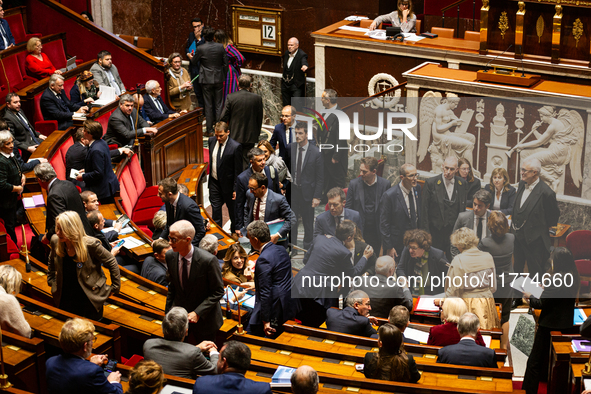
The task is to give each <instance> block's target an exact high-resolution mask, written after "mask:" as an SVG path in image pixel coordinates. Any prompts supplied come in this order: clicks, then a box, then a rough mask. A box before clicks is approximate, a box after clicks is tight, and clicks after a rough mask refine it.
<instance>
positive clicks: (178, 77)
mask: <svg viewBox="0 0 591 394" xmlns="http://www.w3.org/2000/svg"><path fill="white" fill-rule="evenodd" d="M168 65H169V69H168V74H169V75H170V78H168V81H167V82H166V88H167V89H168V95H169V96H170V101H171V104H172V106H173V107H174V108H175V109H176V110H177V111H190V110H191V106H192V104H191V90H193V84H192V83H191V77H190V76H189V72H188V71H187V70H185V69H184V68H183V57H182V56H181V54H180V53H178V52H174V53H173V54H171V55H170V56H169V57H168Z"/></svg>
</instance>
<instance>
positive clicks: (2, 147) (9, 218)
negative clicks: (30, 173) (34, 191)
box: [0, 130, 26, 244]
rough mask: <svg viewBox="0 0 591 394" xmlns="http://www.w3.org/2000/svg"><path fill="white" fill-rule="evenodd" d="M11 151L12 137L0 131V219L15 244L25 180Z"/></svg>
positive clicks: (12, 148)
mask: <svg viewBox="0 0 591 394" xmlns="http://www.w3.org/2000/svg"><path fill="white" fill-rule="evenodd" d="M13 150H14V137H13V136H12V134H10V131H8V130H2V131H0V218H1V219H3V220H4V227H6V233H7V234H8V235H9V236H10V238H12V240H13V241H14V243H15V244H16V243H17V239H16V233H15V231H14V228H15V227H16V210H17V205H18V204H19V201H18V200H19V196H20V195H21V194H22V193H23V189H24V187H25V181H26V178H25V176H24V175H23V173H22V170H21V167H20V165H19V163H18V161H17V160H16V158H15V155H14V153H13Z"/></svg>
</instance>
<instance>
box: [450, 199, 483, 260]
mask: <svg viewBox="0 0 591 394" xmlns="http://www.w3.org/2000/svg"><path fill="white" fill-rule="evenodd" d="M492 202H493V198H492V195H491V194H490V193H489V192H487V191H486V190H484V189H480V190H478V191H477V192H476V193H474V201H473V203H472V210H471V211H466V212H461V213H460V214H459V215H458V219H457V220H456V224H455V225H454V229H453V231H452V234H453V233H454V232H455V231H456V230H458V229H460V228H462V227H467V228H469V229H472V230H474V233H475V234H476V236H477V237H478V239H479V240H482V239H483V238H486V237H490V235H491V233H490V230H489V228H488V225H487V224H488V217H489V216H490V210H489V208H490V204H492ZM458 254H460V251H459V250H458V248H456V247H455V246H453V245H452V246H451V255H452V258H453V257H456V256H457V255H458Z"/></svg>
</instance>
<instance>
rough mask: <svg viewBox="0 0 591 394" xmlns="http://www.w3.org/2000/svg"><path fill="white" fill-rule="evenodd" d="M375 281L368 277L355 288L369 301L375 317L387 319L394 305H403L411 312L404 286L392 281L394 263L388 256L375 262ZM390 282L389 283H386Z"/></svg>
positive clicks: (394, 270)
mask: <svg viewBox="0 0 591 394" xmlns="http://www.w3.org/2000/svg"><path fill="white" fill-rule="evenodd" d="M375 272H376V274H375V276H374V277H375V279H374V277H368V280H366V281H364V283H363V284H362V285H361V286H360V287H357V288H356V290H363V291H364V292H365V293H367V296H368V297H369V299H370V300H371V309H372V311H373V315H374V316H375V317H381V318H384V319H387V318H388V314H389V313H390V310H391V309H392V308H393V307H395V306H396V305H403V306H405V307H406V308H408V310H412V295H411V294H410V290H409V289H408V287H406V286H401V285H402V283H400V284H399V283H398V282H396V281H394V282H392V279H389V278H396V262H395V261H394V259H393V258H392V257H390V256H382V257H380V258H378V259H377V260H376V264H375ZM388 281H390V282H388Z"/></svg>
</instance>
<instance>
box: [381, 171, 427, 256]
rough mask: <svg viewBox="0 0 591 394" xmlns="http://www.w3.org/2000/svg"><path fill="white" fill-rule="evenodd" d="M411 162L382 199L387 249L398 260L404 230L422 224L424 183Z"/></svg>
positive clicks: (382, 218)
mask: <svg viewBox="0 0 591 394" xmlns="http://www.w3.org/2000/svg"><path fill="white" fill-rule="evenodd" d="M417 179H418V174H417V169H416V167H415V166H413V165H412V164H403V165H402V166H401V167H400V183H398V185H396V186H394V187H391V188H390V189H388V190H387V191H386V192H385V193H384V194H383V195H382V198H381V200H380V208H379V221H380V226H379V227H380V232H381V234H382V242H383V246H384V252H385V253H386V254H388V256H390V257H392V258H393V259H395V260H396V261H398V259H399V258H400V257H399V255H400V253H402V249H403V248H404V242H403V239H404V233H405V232H406V231H407V230H414V229H416V228H417V226H418V223H419V211H420V207H421V185H418V184H417Z"/></svg>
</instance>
